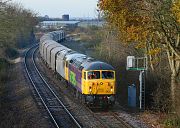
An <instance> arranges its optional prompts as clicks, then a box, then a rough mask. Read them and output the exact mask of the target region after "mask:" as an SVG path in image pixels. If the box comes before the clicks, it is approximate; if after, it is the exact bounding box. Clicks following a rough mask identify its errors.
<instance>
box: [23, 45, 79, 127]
mask: <svg viewBox="0 0 180 128" xmlns="http://www.w3.org/2000/svg"><path fill="white" fill-rule="evenodd" d="M37 47H38V46H37V45H36V46H34V47H32V48H30V49H29V50H28V51H27V52H26V55H25V61H24V64H25V68H26V72H27V74H28V77H29V79H30V81H31V83H32V85H33V88H34V90H35V91H36V93H37V95H38V97H39V99H40V100H41V102H42V104H43V106H44V108H45V110H46V111H47V113H48V115H49V118H50V119H51V121H52V123H53V124H54V126H55V127H56V128H60V127H64V128H71V127H73V128H74V127H79V128H81V127H82V126H81V125H80V124H79V123H78V121H77V120H76V119H75V117H74V116H73V115H72V114H71V113H70V111H69V110H68V109H67V107H66V106H65V105H64V104H63V102H62V101H61V100H60V98H58V96H57V95H56V94H55V92H54V91H53V89H51V86H49V85H48V83H47V82H46V81H45V80H44V78H43V77H42V75H41V74H40V72H39V71H38V69H37V67H36V64H35V62H34V52H35V50H37Z"/></svg>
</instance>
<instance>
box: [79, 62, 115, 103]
mask: <svg viewBox="0 0 180 128" xmlns="http://www.w3.org/2000/svg"><path fill="white" fill-rule="evenodd" d="M98 63H99V64H98ZM94 64H95V65H96V67H93V64H91V66H90V67H89V68H84V70H83V73H82V94H84V95H85V96H86V102H87V103H91V104H94V103H106V104H114V102H115V88H116V86H115V71H114V69H113V68H112V66H110V65H108V64H106V63H104V62H96V63H94ZM98 65H99V66H98ZM87 69H91V70H87ZM92 69H93V70H92Z"/></svg>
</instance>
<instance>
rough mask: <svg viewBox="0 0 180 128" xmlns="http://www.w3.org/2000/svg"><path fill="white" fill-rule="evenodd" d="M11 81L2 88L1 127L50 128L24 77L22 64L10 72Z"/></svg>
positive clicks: (15, 66) (18, 64)
mask: <svg viewBox="0 0 180 128" xmlns="http://www.w3.org/2000/svg"><path fill="white" fill-rule="evenodd" d="M8 71H9V72H10V73H11V79H8V81H7V82H6V83H4V84H3V86H1V89H2V91H3V93H1V106H0V120H1V122H0V127H2V128H10V127H17V128H36V127H40V128H41V127H42V128H46V127H47V128H48V127H50V126H49V123H48V122H47V120H46V119H44V118H43V116H42V113H40V111H39V109H38V108H37V106H36V103H35V102H34V99H33V97H32V93H31V91H30V88H29V85H28V84H27V82H26V78H25V77H24V73H23V69H22V64H21V63H17V64H16V65H14V66H13V68H11V69H9V70H8Z"/></svg>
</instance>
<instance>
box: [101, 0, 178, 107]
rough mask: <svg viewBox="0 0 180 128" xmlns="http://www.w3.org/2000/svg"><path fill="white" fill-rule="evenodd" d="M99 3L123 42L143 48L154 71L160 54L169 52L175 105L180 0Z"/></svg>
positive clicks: (171, 89)
mask: <svg viewBox="0 0 180 128" xmlns="http://www.w3.org/2000/svg"><path fill="white" fill-rule="evenodd" d="M98 7H99V8H100V10H101V11H103V14H104V18H105V19H106V21H107V22H108V24H109V25H110V26H112V27H113V28H115V29H116V30H117V35H118V38H119V40H120V42H123V43H126V44H134V47H135V48H137V49H141V50H143V52H144V54H145V55H147V56H148V62H149V66H150V67H151V70H152V71H154V70H155V69H156V66H157V65H158V63H159V61H160V60H161V59H162V58H160V56H161V55H162V54H163V55H166V58H167V61H166V64H168V65H169V69H170V72H171V74H170V75H171V82H169V84H170V85H171V87H170V89H169V90H170V92H171V100H172V107H173V108H174V107H175V104H177V101H176V99H177V98H176V97H177V96H176V91H175V90H176V89H177V87H179V86H180V1H179V0H173V1H172V0H163V1H159V0H153V1H149V0H99V3H98ZM162 75H163V74H162ZM176 108H177V107H176Z"/></svg>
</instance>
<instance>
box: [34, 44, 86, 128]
mask: <svg viewBox="0 0 180 128" xmlns="http://www.w3.org/2000/svg"><path fill="white" fill-rule="evenodd" d="M37 49H38V48H36V49H35V50H34V52H33V65H34V67H35V69H36V71H37V72H38V74H39V76H40V77H41V79H42V80H43V82H44V83H45V84H46V86H47V87H48V88H49V90H50V91H51V92H52V94H53V95H54V96H55V97H56V99H57V100H58V101H59V103H60V104H61V105H62V106H63V108H64V110H65V111H66V113H67V114H68V115H69V116H70V117H71V119H72V120H73V121H74V123H75V124H76V125H77V126H78V127H79V128H82V126H81V125H80V124H79V123H78V121H77V120H76V119H75V118H74V116H73V115H72V114H71V113H70V111H69V110H68V109H67V108H66V106H65V105H64V104H63V102H62V101H61V100H60V99H59V97H58V96H57V95H56V94H55V92H54V91H53V90H52V88H51V87H50V86H49V84H48V83H47V82H46V80H45V79H44V77H43V76H42V74H41V73H40V72H39V70H38V68H37V65H36V63H35V59H34V58H35V54H34V53H35V52H36V51H37Z"/></svg>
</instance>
